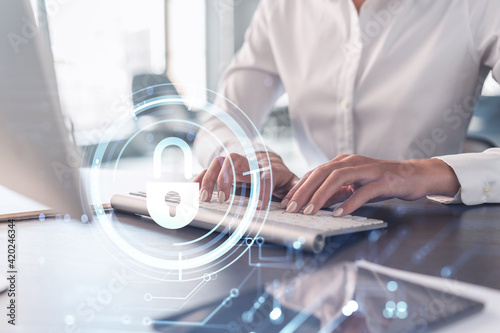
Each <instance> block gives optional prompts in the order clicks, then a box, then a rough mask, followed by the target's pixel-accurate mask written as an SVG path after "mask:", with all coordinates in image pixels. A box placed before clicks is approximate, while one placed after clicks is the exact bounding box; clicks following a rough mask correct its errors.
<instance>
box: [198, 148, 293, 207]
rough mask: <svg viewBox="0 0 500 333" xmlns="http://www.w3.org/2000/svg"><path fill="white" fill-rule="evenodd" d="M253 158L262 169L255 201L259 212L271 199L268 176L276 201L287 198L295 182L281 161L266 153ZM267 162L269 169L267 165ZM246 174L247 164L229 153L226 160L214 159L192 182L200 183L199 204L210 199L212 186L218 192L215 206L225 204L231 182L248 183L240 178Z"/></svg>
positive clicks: (244, 178) (238, 156)
mask: <svg viewBox="0 0 500 333" xmlns="http://www.w3.org/2000/svg"><path fill="white" fill-rule="evenodd" d="M256 155H257V161H258V163H259V167H260V168H261V169H263V171H261V173H260V175H261V181H262V183H261V186H260V194H259V200H260V201H261V203H260V204H259V208H262V206H265V205H267V202H268V201H269V199H270V196H271V191H270V180H271V174H272V181H273V184H272V194H273V195H274V196H277V197H278V198H282V197H283V196H284V195H285V194H287V193H288V192H289V191H290V189H291V188H292V187H293V186H294V185H295V184H296V183H297V182H298V180H299V179H298V177H297V176H295V175H294V174H293V173H292V172H291V171H290V170H289V169H288V168H287V167H286V166H285V164H284V163H283V160H282V159H281V157H279V156H278V155H276V154H273V153H269V159H268V155H267V154H266V153H257V154H256ZM231 162H232V165H231ZM269 162H270V164H271V165H269ZM233 166H234V173H233ZM269 166H270V168H269ZM249 170H250V167H249V163H248V160H247V159H246V157H245V156H242V155H239V154H236V153H232V154H230V155H229V156H228V157H216V158H215V159H214V160H213V161H212V163H211V164H210V167H209V168H208V169H207V170H204V171H203V172H202V173H200V174H199V175H198V177H196V179H195V180H194V182H198V183H201V184H200V200H201V201H203V202H206V201H210V200H211V199H212V193H213V191H214V187H215V184H217V189H218V191H219V192H218V197H219V202H221V203H222V202H224V201H226V200H228V199H229V196H230V193H231V185H232V184H233V181H236V182H237V183H250V181H251V176H250V175H245V176H244V175H243V173H245V172H248V171H249ZM235 178H236V179H235Z"/></svg>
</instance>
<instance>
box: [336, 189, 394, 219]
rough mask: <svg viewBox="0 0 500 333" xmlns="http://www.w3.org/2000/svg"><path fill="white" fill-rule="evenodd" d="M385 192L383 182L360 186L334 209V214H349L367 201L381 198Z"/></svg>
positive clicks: (337, 215) (338, 215)
mask: <svg viewBox="0 0 500 333" xmlns="http://www.w3.org/2000/svg"><path fill="white" fill-rule="evenodd" d="M384 192H385V189H384V186H383V184H382V182H373V183H369V184H366V185H365V186H362V187H361V188H359V189H358V190H357V191H356V192H354V194H353V195H352V196H351V197H350V198H349V199H347V200H346V201H344V203H343V204H341V205H340V206H338V207H337V208H336V209H335V210H334V211H333V216H336V217H341V216H345V215H349V214H351V213H352V212H354V211H355V210H356V209H358V208H359V207H361V206H362V205H364V204H365V203H367V202H369V201H371V200H373V199H376V198H380V197H382V196H383V193H384Z"/></svg>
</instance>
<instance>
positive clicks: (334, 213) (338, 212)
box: [333, 207, 344, 217]
mask: <svg viewBox="0 0 500 333" xmlns="http://www.w3.org/2000/svg"><path fill="white" fill-rule="evenodd" d="M343 212H344V208H342V207H338V208H337V209H335V210H334V211H333V216H335V217H339V216H340V215H342V213H343Z"/></svg>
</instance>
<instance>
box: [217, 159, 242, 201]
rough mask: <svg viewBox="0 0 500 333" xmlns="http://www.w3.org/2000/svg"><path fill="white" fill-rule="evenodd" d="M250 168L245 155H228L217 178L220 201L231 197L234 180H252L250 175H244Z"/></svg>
mask: <svg viewBox="0 0 500 333" xmlns="http://www.w3.org/2000/svg"><path fill="white" fill-rule="evenodd" d="M248 170H249V164H248V160H247V158H246V157H245V156H242V155H239V154H236V153H231V154H229V156H228V157H226V159H225V160H224V163H223V165H222V168H221V170H220V172H219V176H218V178H217V187H218V190H219V193H218V196H219V202H221V203H222V202H225V201H227V200H228V199H229V197H230V195H231V186H232V185H233V183H234V182H250V176H248V175H247V176H243V173H245V172H247V171H248Z"/></svg>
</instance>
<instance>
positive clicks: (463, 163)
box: [436, 148, 500, 205]
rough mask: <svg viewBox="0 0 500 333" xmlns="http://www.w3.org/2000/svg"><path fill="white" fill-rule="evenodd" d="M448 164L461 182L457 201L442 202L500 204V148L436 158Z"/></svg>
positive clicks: (456, 197)
mask: <svg viewBox="0 0 500 333" xmlns="http://www.w3.org/2000/svg"><path fill="white" fill-rule="evenodd" d="M436 158H438V159H440V160H442V161H443V162H445V163H446V164H448V165H449V166H450V167H451V168H452V169H453V171H455V174H456V175H457V178H458V181H459V182H460V186H461V188H460V191H459V193H458V194H457V195H456V196H455V198H454V199H455V200H450V201H444V200H443V201H441V202H444V203H456V202H457V199H459V200H460V201H461V202H463V203H464V204H466V205H479V204H482V203H500V148H491V149H488V150H486V151H484V152H482V153H468V154H457V155H447V156H439V157H436Z"/></svg>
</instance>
